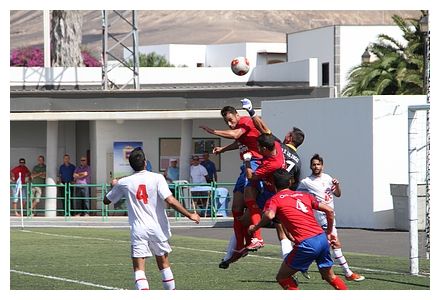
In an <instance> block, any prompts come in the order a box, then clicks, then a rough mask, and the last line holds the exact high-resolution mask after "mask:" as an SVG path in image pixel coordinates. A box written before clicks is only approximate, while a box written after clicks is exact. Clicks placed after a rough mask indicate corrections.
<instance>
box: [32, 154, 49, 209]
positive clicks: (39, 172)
mask: <svg viewBox="0 0 440 300" xmlns="http://www.w3.org/2000/svg"><path fill="white" fill-rule="evenodd" d="M31 178H32V183H34V184H45V183H46V165H45V163H44V156H43V155H40V156H38V158H37V164H36V165H35V166H34V168H33V169H32V174H31ZM42 194H43V187H41V186H33V187H32V190H31V199H32V207H31V213H32V215H36V213H37V212H36V211H35V210H36V208H37V205H38V203H40V198H41V195H42Z"/></svg>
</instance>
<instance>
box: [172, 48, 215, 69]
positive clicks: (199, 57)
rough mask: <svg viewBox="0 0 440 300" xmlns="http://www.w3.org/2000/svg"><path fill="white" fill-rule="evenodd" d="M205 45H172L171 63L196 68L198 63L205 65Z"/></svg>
mask: <svg viewBox="0 0 440 300" xmlns="http://www.w3.org/2000/svg"><path fill="white" fill-rule="evenodd" d="M205 60H206V46H205V45H177V44H171V45H170V63H171V64H173V65H175V66H176V67H178V66H183V65H186V66H188V67H192V68H195V67H197V63H202V64H204V65H205Z"/></svg>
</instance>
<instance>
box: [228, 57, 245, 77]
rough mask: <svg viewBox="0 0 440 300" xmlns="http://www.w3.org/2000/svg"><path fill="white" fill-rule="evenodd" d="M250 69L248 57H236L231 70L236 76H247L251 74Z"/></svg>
mask: <svg viewBox="0 0 440 300" xmlns="http://www.w3.org/2000/svg"><path fill="white" fill-rule="evenodd" d="M249 68H250V67H249V61H248V59H247V58H246V57H242V56H240V57H236V58H234V59H233V60H232V61H231V70H232V72H234V74H235V75H238V76H243V75H246V74H247V72H249Z"/></svg>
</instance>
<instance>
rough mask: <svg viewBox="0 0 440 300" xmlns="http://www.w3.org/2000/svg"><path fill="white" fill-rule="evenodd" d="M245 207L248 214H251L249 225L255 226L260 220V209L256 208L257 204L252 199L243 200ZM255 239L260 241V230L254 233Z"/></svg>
mask: <svg viewBox="0 0 440 300" xmlns="http://www.w3.org/2000/svg"><path fill="white" fill-rule="evenodd" d="M245 203H246V207H247V208H248V209H249V212H250V213H251V224H252V225H256V224H258V222H260V220H261V209H260V208H259V207H258V205H257V202H256V201H255V200H254V199H245ZM253 237H255V238H257V239H259V240H262V239H263V238H262V237H261V229H258V230H257V231H255V233H254V236H253Z"/></svg>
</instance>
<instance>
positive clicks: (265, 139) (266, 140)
mask: <svg viewBox="0 0 440 300" xmlns="http://www.w3.org/2000/svg"><path fill="white" fill-rule="evenodd" d="M257 142H258V144H259V145H260V146H261V147H265V148H266V149H267V150H269V151H272V150H273V149H274V148H275V137H274V136H273V135H272V134H271V133H262V134H260V136H259V137H258V139H257Z"/></svg>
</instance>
